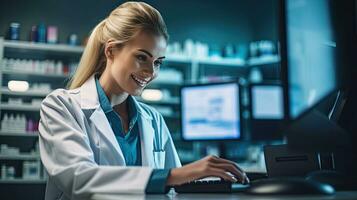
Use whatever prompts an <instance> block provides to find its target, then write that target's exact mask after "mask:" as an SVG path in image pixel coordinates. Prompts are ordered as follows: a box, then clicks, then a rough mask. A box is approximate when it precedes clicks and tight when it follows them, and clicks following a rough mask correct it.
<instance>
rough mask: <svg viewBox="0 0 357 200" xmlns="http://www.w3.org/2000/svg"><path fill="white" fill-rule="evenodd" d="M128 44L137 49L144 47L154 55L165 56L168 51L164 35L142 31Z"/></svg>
mask: <svg viewBox="0 0 357 200" xmlns="http://www.w3.org/2000/svg"><path fill="white" fill-rule="evenodd" d="M127 45H128V46H129V47H130V48H132V49H135V50H138V49H144V50H146V51H148V52H150V53H151V54H152V55H153V56H154V57H161V56H164V54H165V51H166V45H167V43H166V40H165V38H164V37H163V36H161V35H158V34H153V33H149V32H144V31H141V32H139V33H138V34H136V35H135V36H134V37H133V38H132V39H131V40H130V41H129V42H128V43H127Z"/></svg>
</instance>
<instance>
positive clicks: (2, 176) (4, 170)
mask: <svg viewBox="0 0 357 200" xmlns="http://www.w3.org/2000/svg"><path fill="white" fill-rule="evenodd" d="M6 178H7V177H6V165H1V179H2V180H4V179H6Z"/></svg>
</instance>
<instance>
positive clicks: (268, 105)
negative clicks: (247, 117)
mask: <svg viewBox="0 0 357 200" xmlns="http://www.w3.org/2000/svg"><path fill="white" fill-rule="evenodd" d="M251 98H252V101H251V103H252V118H253V119H268V120H270V119H271V120H281V119H284V103H283V88H282V87H281V86H280V85H253V86H252V87H251Z"/></svg>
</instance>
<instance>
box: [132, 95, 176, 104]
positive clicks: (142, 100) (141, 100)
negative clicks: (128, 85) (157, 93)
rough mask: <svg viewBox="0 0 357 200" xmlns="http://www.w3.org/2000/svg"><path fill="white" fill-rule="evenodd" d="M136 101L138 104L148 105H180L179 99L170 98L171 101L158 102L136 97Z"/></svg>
mask: <svg viewBox="0 0 357 200" xmlns="http://www.w3.org/2000/svg"><path fill="white" fill-rule="evenodd" d="M136 99H137V100H138V101H140V102H143V103H148V104H169V105H178V104H180V100H179V98H171V99H165V100H160V101H148V100H145V99H143V98H141V97H136Z"/></svg>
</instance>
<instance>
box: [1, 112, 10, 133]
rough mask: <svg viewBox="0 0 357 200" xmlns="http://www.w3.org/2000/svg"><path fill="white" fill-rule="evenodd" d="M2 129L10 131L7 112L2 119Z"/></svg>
mask: <svg viewBox="0 0 357 200" xmlns="http://www.w3.org/2000/svg"><path fill="white" fill-rule="evenodd" d="M1 130H2V131H4V132H7V131H9V116H8V115H7V113H5V115H4V118H3V119H2V121H1Z"/></svg>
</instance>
